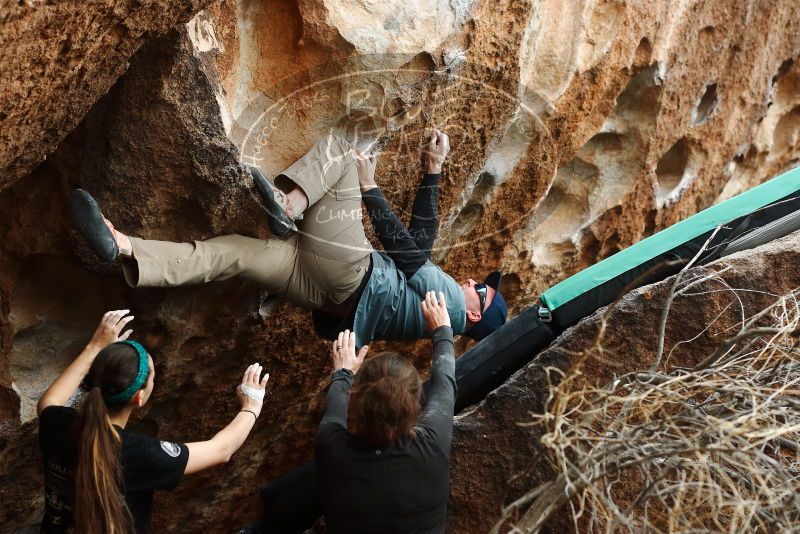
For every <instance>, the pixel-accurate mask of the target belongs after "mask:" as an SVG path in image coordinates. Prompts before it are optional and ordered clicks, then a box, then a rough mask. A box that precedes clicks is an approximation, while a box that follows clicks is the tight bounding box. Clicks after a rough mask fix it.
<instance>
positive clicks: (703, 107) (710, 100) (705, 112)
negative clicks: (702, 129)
mask: <svg viewBox="0 0 800 534" xmlns="http://www.w3.org/2000/svg"><path fill="white" fill-rule="evenodd" d="M717 101H718V99H717V84H716V83H711V84H708V85H706V88H705V91H704V92H703V96H702V97H700V102H699V103H698V104H697V108H695V110H694V118H693V119H692V124H694V125H695V126H698V125H700V124H703V123H705V122H706V121H707V120H708V117H710V116H711V114H712V113H714V111H715V110H716V109H717Z"/></svg>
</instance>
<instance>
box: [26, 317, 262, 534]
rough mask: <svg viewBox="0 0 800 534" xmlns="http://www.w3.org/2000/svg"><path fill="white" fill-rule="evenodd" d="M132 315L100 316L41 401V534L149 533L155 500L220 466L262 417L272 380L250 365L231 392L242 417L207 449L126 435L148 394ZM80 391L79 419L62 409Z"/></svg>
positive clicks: (148, 375)
mask: <svg viewBox="0 0 800 534" xmlns="http://www.w3.org/2000/svg"><path fill="white" fill-rule="evenodd" d="M128 312H129V310H117V311H110V312H108V313H106V314H105V315H104V316H103V319H102V320H101V322H100V326H98V327H97V331H96V332H95V333H94V336H93V337H92V340H91V341H90V342H89V344H88V345H87V346H86V348H85V349H84V350H83V352H81V354H80V355H79V356H78V357H77V358H76V359H75V361H74V362H72V364H70V365H69V367H67V369H66V370H64V372H63V373H61V375H60V376H59V377H58V378H57V379H56V381H55V382H53V384H52V385H51V386H50V387H49V388H48V389H47V391H45V392H44V395H42V398H41V400H40V401H39V405H38V412H39V443H40V446H41V449H42V458H43V460H44V468H45V514H44V518H43V520H42V532H46V533H51V532H57V533H65V532H90V533H92V534H94V533H103V534H128V533H130V532H136V533H139V534H141V533H143V532H148V530H149V525H150V516H151V511H152V502H153V491H154V490H157V489H163V490H172V489H174V488H175V486H177V485H178V482H180V480H181V478H182V477H183V475H185V474H190V473H196V472H198V471H202V470H203V469H207V468H209V467H212V466H214V465H218V464H222V463H225V462H227V461H228V460H229V459H230V457H231V455H232V454H233V453H234V452H236V451H237V450H238V449H239V447H241V445H242V443H244V440H245V439H246V438H247V436H248V434H249V433H250V430H251V429H252V428H253V425H254V424H255V421H256V419H257V418H258V416H259V414H260V413H261V406H262V404H263V402H264V400H263V399H264V389H265V387H266V385H267V380H268V379H269V375H268V374H265V375H264V378H263V379H261V378H260V377H261V371H262V369H261V366H260V365H258V364H253V365H251V366H250V367H248V368H247V370H246V371H245V373H244V378H243V380H242V384H241V385H240V386H239V388H237V394H238V396H239V401H240V403H241V410H240V411H239V412H238V413H237V414H236V416H235V417H234V418H233V421H231V422H230V424H228V426H226V427H225V428H224V429H222V430H221V431H220V432H218V433H217V434H216V435H215V436H214V437H213V438H212V439H210V440H208V441H203V442H197V443H187V444H182V443H171V442H167V441H159V440H158V439H156V438H153V437H150V436H147V435H144V434H139V433H136V432H132V431H128V430H125V425H126V424H127V422H128V418H129V417H130V415H131V412H132V411H133V410H134V409H136V408H141V407H142V406H144V404H145V403H146V402H147V400H148V399H149V398H150V394H151V393H152V392H153V380H154V375H155V369H154V367H153V359H152V358H151V357H150V355H149V354H148V353H147V351H146V350H145V348H144V347H143V346H142V345H141V344H139V343H137V342H136V341H132V340H128V337H129V336H130V335H131V333H132V330H127V331H125V332H124V333H122V334H121V332H122V331H123V330H124V329H125V326H126V325H127V324H128V323H129V322H130V321H131V320H133V316H128V315H127V314H128ZM78 386H81V387H82V389H84V391H85V394H84V395H83V400H82V404H81V407H80V410H79V411H76V410H74V409H72V408H68V407H65V406H64V405H65V404H67V402H68V401H69V399H70V398H71V397H72V396H73V395H74V394H75V391H76V390H77V389H78Z"/></svg>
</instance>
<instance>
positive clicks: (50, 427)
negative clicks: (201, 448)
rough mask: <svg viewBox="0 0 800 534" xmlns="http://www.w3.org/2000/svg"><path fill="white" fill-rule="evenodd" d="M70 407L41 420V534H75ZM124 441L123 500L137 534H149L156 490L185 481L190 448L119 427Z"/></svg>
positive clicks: (49, 411) (52, 409)
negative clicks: (126, 504)
mask: <svg viewBox="0 0 800 534" xmlns="http://www.w3.org/2000/svg"><path fill="white" fill-rule="evenodd" d="M77 416H78V412H76V411H75V410H74V409H72V408H66V407H64V406H50V407H48V408H45V409H44V411H43V412H42V414H41V415H40V416H39V446H40V447H41V450H42V459H43V461H44V492H45V498H44V506H45V512H44V519H43V520H42V532H46V533H48V534H49V533H59V534H61V533H67V532H72V526H73V523H72V513H73V508H72V507H73V502H74V501H73V493H74V485H75V482H74V480H75V479H74V477H73V470H74V467H75V462H76V461H77V447H76V441H75V435H74V434H73V431H72V426H73V423H74V422H75V419H76V418H77ZM116 429H117V432H119V435H120V437H121V438H122V447H121V449H120V458H121V462H122V470H123V481H124V493H125V500H126V501H127V503H128V508H129V509H130V511H131V515H132V516H133V520H134V526H135V528H136V532H137V533H138V534H143V533H146V532H148V531H149V528H150V516H151V514H152V508H153V490H157V489H163V490H172V489H175V486H177V485H178V483H179V482H180V481H181V478H182V477H183V472H184V470H185V469H186V462H187V461H188V460H189V449H188V447H186V445H183V444H176V443H170V442H167V441H159V440H158V439H156V438H152V437H150V436H146V435H144V434H139V433H136V432H128V431H126V430H124V429H122V428H120V427H116Z"/></svg>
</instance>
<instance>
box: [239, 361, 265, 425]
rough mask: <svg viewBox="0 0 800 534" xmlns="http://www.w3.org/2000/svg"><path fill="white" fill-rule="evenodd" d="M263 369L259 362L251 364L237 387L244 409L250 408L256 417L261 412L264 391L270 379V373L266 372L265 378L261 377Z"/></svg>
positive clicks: (240, 402)
mask: <svg viewBox="0 0 800 534" xmlns="http://www.w3.org/2000/svg"><path fill="white" fill-rule="evenodd" d="M263 370H264V368H263V367H261V365H260V364H258V363H254V364H253V365H251V366H249V367H248V368H247V369H246V370H245V372H244V376H243V377H242V383H241V384H239V387H237V388H236V396H237V397H239V404H241V406H242V410H250V411H251V412H253V413H254V414H255V415H256V417H258V416H259V415H260V414H261V407H262V406H263V405H264V392H265V390H266V389H267V381H268V380H269V373H264V378H261V371H263Z"/></svg>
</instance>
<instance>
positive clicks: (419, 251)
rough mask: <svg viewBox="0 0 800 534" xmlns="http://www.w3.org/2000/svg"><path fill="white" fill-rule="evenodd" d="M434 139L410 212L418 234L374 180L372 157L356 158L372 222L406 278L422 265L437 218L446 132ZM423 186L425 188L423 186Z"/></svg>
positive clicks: (434, 235) (434, 233)
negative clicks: (403, 221)
mask: <svg viewBox="0 0 800 534" xmlns="http://www.w3.org/2000/svg"><path fill="white" fill-rule="evenodd" d="M434 138H435V140H434V139H432V140H431V142H430V143H429V145H428V150H427V152H426V155H427V156H428V158H427V159H428V163H427V166H426V167H427V168H426V171H433V172H431V173H430V174H428V173H426V176H425V178H424V179H423V183H422V187H421V191H418V192H417V198H416V199H415V201H414V212H413V214H412V222H411V224H412V228H414V229H415V231H416V234H417V235H413V233H412V232H409V230H408V229H407V228H406V227H405V225H404V224H403V223H402V222H401V221H400V219H399V218H398V217H397V215H395V213H394V211H393V210H392V208H391V207H390V206H389V203H388V202H387V201H386V198H385V197H384V196H383V193H382V192H381V190H380V188H379V187H378V184H377V183H376V182H375V164H376V161H375V158H374V157H369V158H367V157H366V156H364V155H363V154H359V160H358V161H357V162H356V167H357V169H358V180H359V184H360V186H361V196H362V198H363V199H364V204H365V205H366V207H367V213H368V214H369V218H370V221H371V222H372V226H373V228H374V229H375V233H376V234H377V235H378V239H379V240H380V242H381V244H382V245H383V248H384V250H385V251H386V253H387V254H388V255H389V256H390V257H391V258H392V260H393V261H394V262H395V264H396V265H397V267H398V269H400V270H401V271H402V272H403V274H405V275H406V278H411V277H412V276H414V274H415V273H416V272H417V270H419V268H420V267H422V266H423V265H425V263H427V261H428V256H429V255H430V249H431V247H432V245H433V241H434V239H435V238H436V229H437V227H438V225H439V221H438V207H437V204H438V197H439V184H438V182H439V174H436V171H439V173H440V172H441V164H442V162H443V161H444V158H445V156H446V154H447V152H448V151H449V140H448V139H447V135H446V134H444V133H441V132H434ZM422 188H424V189H422Z"/></svg>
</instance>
